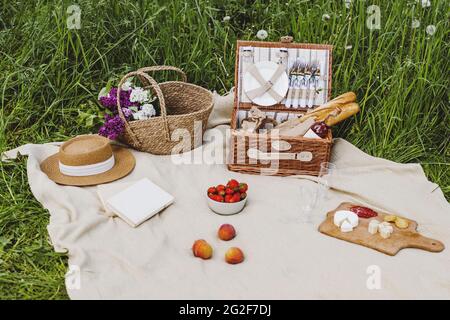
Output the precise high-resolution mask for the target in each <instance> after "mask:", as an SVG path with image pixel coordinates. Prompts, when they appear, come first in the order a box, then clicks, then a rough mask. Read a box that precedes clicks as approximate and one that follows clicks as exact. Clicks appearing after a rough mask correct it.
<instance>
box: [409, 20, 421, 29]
mask: <svg viewBox="0 0 450 320" xmlns="http://www.w3.org/2000/svg"><path fill="white" fill-rule="evenodd" d="M418 27H420V21H419V20H417V19H413V20H412V22H411V28H413V29H416V28H418Z"/></svg>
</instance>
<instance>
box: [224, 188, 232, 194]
mask: <svg viewBox="0 0 450 320" xmlns="http://www.w3.org/2000/svg"><path fill="white" fill-rule="evenodd" d="M225 193H226V194H231V195H232V194H233V193H234V191H233V189H230V188H226V189H225Z"/></svg>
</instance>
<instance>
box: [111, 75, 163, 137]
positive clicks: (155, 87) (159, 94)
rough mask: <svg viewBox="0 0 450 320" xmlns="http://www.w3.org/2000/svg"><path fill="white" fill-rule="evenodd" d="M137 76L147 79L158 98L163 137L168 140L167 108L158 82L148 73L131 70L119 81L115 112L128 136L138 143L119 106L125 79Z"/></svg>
mask: <svg viewBox="0 0 450 320" xmlns="http://www.w3.org/2000/svg"><path fill="white" fill-rule="evenodd" d="M134 76H137V77H138V78H139V79H141V80H142V79H145V80H147V81H148V84H149V85H150V86H151V88H152V89H153V91H154V92H155V93H156V96H157V97H158V99H159V107H160V108H161V117H162V118H163V124H164V131H165V132H164V133H165V137H166V139H167V140H168V141H170V133H169V124H168V123H167V110H166V103H165V101H164V96H163V93H162V91H161V88H160V87H159V85H158V83H157V82H156V81H155V79H153V78H152V77H150V76H149V75H148V74H146V73H144V72H141V71H139V70H138V71H133V72H130V73H127V74H126V75H125V76H124V77H123V78H122V80H120V82H119V86H118V87H117V112H118V113H119V117H120V118H121V119H122V121H123V122H124V123H125V127H126V128H127V129H128V131H129V132H130V133H131V134H130V136H131V138H132V139H133V141H134V142H135V143H137V144H140V142H139V139H138V138H137V137H136V135H135V134H134V132H133V130H131V127H130V126H129V124H128V121H127V119H126V118H125V115H124V114H123V112H122V107H121V106H120V92H121V91H122V85H123V84H124V83H125V80H127V79H128V78H131V77H134Z"/></svg>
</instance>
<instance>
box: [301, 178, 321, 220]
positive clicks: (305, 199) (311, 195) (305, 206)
mask: <svg viewBox="0 0 450 320" xmlns="http://www.w3.org/2000/svg"><path fill="white" fill-rule="evenodd" d="M300 201H301V203H300V211H301V212H300V213H301V216H300V221H301V222H304V223H312V222H313V221H312V220H313V219H312V211H313V210H314V208H315V206H316V203H317V187H316V186H310V185H302V186H300Z"/></svg>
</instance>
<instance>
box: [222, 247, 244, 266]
mask: <svg viewBox="0 0 450 320" xmlns="http://www.w3.org/2000/svg"><path fill="white" fill-rule="evenodd" d="M225 261H226V262H228V263H230V264H237V263H241V262H242V261H244V253H243V252H242V250H241V249H239V248H237V247H232V248H230V249H228V250H227V252H226V253H225Z"/></svg>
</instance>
